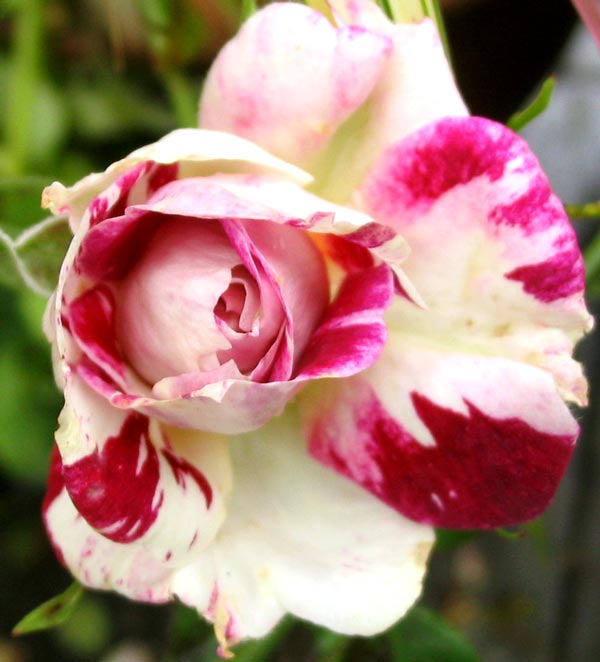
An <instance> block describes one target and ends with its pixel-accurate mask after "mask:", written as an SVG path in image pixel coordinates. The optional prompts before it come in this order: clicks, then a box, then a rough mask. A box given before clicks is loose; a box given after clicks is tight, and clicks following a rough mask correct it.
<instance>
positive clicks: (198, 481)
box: [55, 375, 228, 563]
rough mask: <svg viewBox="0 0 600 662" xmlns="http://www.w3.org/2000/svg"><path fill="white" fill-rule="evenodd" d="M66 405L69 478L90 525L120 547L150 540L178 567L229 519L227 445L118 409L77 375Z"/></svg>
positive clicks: (65, 469)
mask: <svg viewBox="0 0 600 662" xmlns="http://www.w3.org/2000/svg"><path fill="white" fill-rule="evenodd" d="M65 400H66V403H67V404H66V405H65V408H64V409H63V412H62V414H61V420H60V428H59V430H58V432H57V433H56V441H57V445H58V448H59V450H60V454H61V457H62V464H63V466H62V474H63V478H64V483H65V487H66V489H67V490H68V492H69V496H70V499H71V500H72V501H73V504H74V505H75V507H76V508H77V510H78V512H79V513H80V514H81V515H83V517H84V518H85V520H86V521H87V522H88V524H89V525H90V526H91V527H93V528H94V529H95V530H96V531H98V532H99V533H100V534H102V535H103V536H104V537H106V538H108V539H110V540H112V541H114V542H116V543H122V544H130V543H134V542H143V545H144V547H145V549H146V550H147V551H148V552H149V553H150V554H151V555H152V556H153V557H154V558H155V559H157V560H159V561H160V560H162V559H164V558H166V557H168V558H167V559H166V560H170V559H173V563H175V562H181V561H182V559H183V560H185V559H188V558H189V557H190V555H193V554H195V553H197V551H198V550H200V549H202V548H203V547H204V546H206V544H208V543H209V542H210V541H211V540H212V538H213V537H214V535H215V533H216V531H217V530H218V528H219V527H220V525H221V523H222V522H223V519H224V517H225V511H224V494H225V493H226V491H227V489H228V464H227V460H226V455H225V453H226V447H225V446H224V445H223V442H219V440H218V439H215V438H214V437H211V436H210V435H208V436H207V435H202V434H201V433H196V437H194V440H193V443H189V440H188V441H187V442H186V443H180V441H179V439H180V437H181V436H182V435H189V434H192V433H189V432H187V433H185V432H182V431H178V430H171V429H167V428H164V427H162V428H161V427H160V426H159V425H158V423H156V421H150V420H149V419H147V418H146V417H145V416H143V415H141V414H139V413H137V412H128V411H121V410H119V409H116V408H114V407H111V406H110V405H109V404H108V403H107V402H106V401H105V400H103V399H102V398H100V397H98V396H97V395H96V394H95V393H93V391H91V390H90V389H89V388H88V387H87V386H86V385H85V384H84V383H83V382H81V380H80V379H79V378H78V377H76V376H75V375H72V376H71V378H70V379H69V380H67V383H66V386H65ZM180 518H182V519H181V520H180ZM57 535H58V532H55V537H56V536H57ZM59 546H60V545H59Z"/></svg>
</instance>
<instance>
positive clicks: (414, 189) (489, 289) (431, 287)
mask: <svg viewBox="0 0 600 662" xmlns="http://www.w3.org/2000/svg"><path fill="white" fill-rule="evenodd" d="M356 201H357V204H358V205H359V206H360V207H361V208H363V209H364V210H366V211H368V212H369V213H370V214H372V215H373V216H374V217H375V218H377V219H378V220H380V221H382V222H385V223H388V224H389V225H390V226H392V227H393V228H395V229H396V230H398V231H399V232H402V234H403V236H405V237H406V238H407V240H408V242H409V244H410V246H411V249H412V253H411V255H410V257H409V258H408V260H407V261H406V262H405V263H404V264H403V268H404V270H405V271H406V273H407V275H408V277H409V278H410V279H411V280H412V281H413V282H414V283H415V284H416V285H417V287H418V288H419V293H420V294H421V296H422V297H423V299H424V300H425V303H426V305H427V307H428V309H429V310H428V312H427V313H425V312H424V311H419V310H417V309H416V308H414V307H409V306H407V305H403V304H402V302H399V304H398V306H397V307H396V308H395V311H394V314H393V315H392V316H391V317H390V320H389V321H390V324H391V326H392V327H393V328H395V329H397V330H398V331H400V330H402V332H404V333H407V334H411V335H414V336H420V337H422V338H427V339H428V342H431V343H433V344H436V345H437V346H440V345H441V346H445V347H448V348H449V349H452V348H453V347H454V348H461V349H466V350H467V351H476V352H482V353H485V354H496V355H503V356H508V357H512V358H515V359H517V360H520V361H525V362H527V363H531V364H533V365H538V366H541V367H543V368H545V369H547V370H549V371H550V372H552V373H553V374H554V376H555V378H556V380H557V383H558V384H559V387H560V388H561V391H562V393H563V395H564V396H565V397H567V398H569V399H573V400H575V401H577V402H580V403H581V402H584V401H585V390H586V388H585V380H584V379H583V377H582V376H581V372H580V369H579V368H578V366H577V364H575V363H574V362H573V361H572V359H571V353H572V349H573V342H574V341H575V340H577V339H578V338H579V337H580V336H581V335H582V333H583V332H584V331H585V330H587V329H589V326H590V323H591V318H590V316H589V315H588V314H587V311H586V309H585V304H584V301H583V287H584V273H583V261H582V258H581V253H580V251H579V248H578V246H577V239H576V237H575V233H574V231H573V229H572V227H571V225H570V223H569V220H568V218H567V216H566V215H565V213H564V210H563V209H562V206H561V205H560V202H559V201H558V199H557V198H556V196H554V194H553V193H552V191H551V189H550V186H549V184H548V181H547V179H546V177H545V176H544V174H543V172H542V171H541V169H540V166H539V164H538V162H537V160H536V159H535V157H534V156H533V154H532V153H531V152H530V151H529V149H528V147H527V145H526V143H525V142H524V141H523V140H521V139H520V138H519V137H518V136H516V135H515V134H514V133H512V132H511V131H510V130H508V129H506V128H505V127H503V126H501V125H499V124H496V123H494V122H491V121H489V120H485V119H481V118H464V119H448V120H441V121H439V122H437V123H434V124H431V125H429V126H427V127H425V128H424V129H422V130H420V131H418V132H416V133H414V134H413V135H411V136H409V137H408V138H406V139H405V140H404V141H401V142H400V143H398V144H396V145H394V146H393V147H391V148H390V149H389V150H388V151H387V152H386V153H385V154H384V155H383V157H382V158H381V160H380V161H379V163H378V164H377V166H376V167H375V168H374V170H373V172H372V173H371V174H370V176H369V178H368V179H367V181H366V183H365V185H364V186H363V188H362V189H361V190H360V192H359V193H358V195H357V198H356Z"/></svg>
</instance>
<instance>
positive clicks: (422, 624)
mask: <svg viewBox="0 0 600 662" xmlns="http://www.w3.org/2000/svg"><path fill="white" fill-rule="evenodd" d="M386 638H387V640H388V643H389V647H390V655H389V658H387V659H389V660H390V662H448V661H449V660H452V662H478V661H479V660H480V657H479V654H478V653H477V651H476V650H475V649H474V648H473V646H472V645H471V644H470V643H469V642H468V641H467V639H466V638H465V637H464V636H463V635H462V634H461V633H460V632H458V631H457V630H455V629H454V628H452V627H451V626H450V625H449V624H448V623H447V622H446V621H445V620H444V619H443V618H442V617H441V616H440V615H438V614H436V613H435V612H433V611H431V610H430V609H427V608H426V607H422V606H417V607H413V608H412V609H411V610H410V611H409V612H408V614H407V615H406V616H405V617H404V618H403V619H402V620H401V621H400V622H399V623H398V625H396V626H395V627H393V628H392V629H391V630H390V631H389V632H388V633H387V635H386Z"/></svg>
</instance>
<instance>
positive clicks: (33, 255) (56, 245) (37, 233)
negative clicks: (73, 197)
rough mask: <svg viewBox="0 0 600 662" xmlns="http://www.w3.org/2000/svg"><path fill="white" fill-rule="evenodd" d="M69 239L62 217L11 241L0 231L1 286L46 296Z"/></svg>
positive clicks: (39, 224)
mask: <svg viewBox="0 0 600 662" xmlns="http://www.w3.org/2000/svg"><path fill="white" fill-rule="evenodd" d="M72 237H73V236H72V234H71V231H70V229H69V224H68V222H67V219H66V218H64V217H61V216H50V217H49V218H46V219H44V220H43V221H40V222H39V223H37V224H36V225H33V226H32V227H30V228H27V229H26V230H25V231H23V232H22V233H21V234H20V235H19V236H18V237H17V238H16V239H14V240H13V239H12V238H11V237H9V235H8V234H6V233H5V232H4V231H2V230H1V229H0V282H1V283H2V284H4V285H8V286H10V287H16V286H18V285H20V284H25V285H26V286H27V287H29V288H30V289H31V290H32V291H33V292H35V293H36V294H40V295H42V296H49V295H50V294H51V293H52V290H53V289H54V288H55V286H56V282H57V280H58V272H59V270H60V265H61V264H62V261H63V258H64V256H65V253H66V251H67V248H68V246H69V243H70V241H71V239H72Z"/></svg>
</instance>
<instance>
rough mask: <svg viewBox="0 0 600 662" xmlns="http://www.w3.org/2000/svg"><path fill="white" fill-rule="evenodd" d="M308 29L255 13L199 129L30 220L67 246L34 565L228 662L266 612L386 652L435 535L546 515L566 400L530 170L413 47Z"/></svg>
mask: <svg viewBox="0 0 600 662" xmlns="http://www.w3.org/2000/svg"><path fill="white" fill-rule="evenodd" d="M330 6H331V7H332V11H331V13H330V15H329V16H328V17H325V16H323V15H321V14H320V13H318V12H316V11H314V10H312V9H309V8H307V7H305V6H301V5H297V4H287V3H285V4H274V5H271V6H269V7H267V8H266V9H264V10H262V11H260V12H258V13H257V14H255V15H254V16H253V17H252V18H251V19H250V20H249V21H248V22H247V23H246V24H245V25H244V26H243V28H242V29H241V31H240V33H239V35H238V36H237V37H235V38H234V39H233V40H232V41H231V42H230V43H229V44H228V45H227V46H226V47H225V48H224V49H223V51H222V53H221V54H220V55H219V57H218V58H217V60H216V62H215V64H214V66H213V68H212V70H211V72H210V73H209V76H208V78H207V81H206V85H205V89H204V93H203V98H202V101H201V108H200V125H201V127H202V129H200V130H193V129H187V130H181V131H176V132H174V133H172V134H170V135H168V136H166V137H165V138H163V139H162V140H160V141H158V142H157V143H155V144H154V145H150V146H148V147H144V148H142V149H140V150H138V151H136V152H134V153H133V154H131V155H130V156H129V157H127V158H125V159H124V160H122V161H119V162H118V163H116V164H114V165H112V166H111V167H109V168H108V169H107V170H106V171H105V172H104V173H102V174H99V175H90V176H89V177H87V178H85V179H84V180H82V181H81V182H79V183H78V184H76V185H75V186H74V187H72V188H70V189H65V188H64V187H63V186H61V185H60V184H53V185H52V186H50V187H49V188H48V189H47V190H46V192H45V203H46V205H47V206H50V207H51V208H52V209H53V211H54V212H55V213H59V214H66V215H68V217H69V221H70V223H71V227H72V229H73V233H74V238H73V242H72V244H71V246H70V248H69V250H68V253H67V255H66V258H65V261H64V264H63V267H62V270H61V273H60V278H59V283H58V286H57V289H56V292H55V295H54V297H53V298H52V300H51V301H50V304H49V306H48V312H47V316H46V332H47V335H48V337H49V338H50V340H51V342H52V346H53V351H54V363H55V368H56V374H57V380H58V382H59V384H60V385H61V387H62V388H63V390H64V393H65V407H64V410H63V412H62V414H61V417H60V427H59V430H58V432H57V434H56V442H57V443H56V450H55V453H54V455H53V463H52V468H51V473H50V484H49V490H48V494H47V497H46V500H45V503H44V517H45V522H46V525H47V529H48V531H49V535H50V537H51V540H52V542H53V544H54V546H55V549H56V551H57V553H58V555H59V557H60V558H61V559H62V560H63V562H64V563H65V565H66V566H67V567H68V568H69V569H70V570H71V571H72V572H73V574H74V575H75V576H76V577H77V578H78V579H79V580H80V581H81V582H82V583H84V584H85V585H87V586H90V587H95V588H103V589H112V590H115V591H118V592H120V593H122V594H124V595H126V596H129V597H131V598H133V599H136V600H143V601H148V602H165V601H168V600H171V599H173V598H174V597H177V598H179V599H180V600H182V601H183V602H185V603H186V604H188V605H191V606H193V607H194V608H196V609H197V610H198V611H199V612H200V613H201V614H203V615H204V616H205V617H206V618H208V619H209V620H211V621H212V622H214V624H215V630H216V633H217V636H218V638H219V639H220V641H221V643H222V644H223V646H224V648H223V652H225V651H226V649H227V645H228V644H231V643H235V642H237V641H239V640H241V639H244V638H249V637H259V636H262V635H264V634H265V633H267V632H268V631H269V630H270V629H271V628H272V627H273V626H274V625H275V624H276V623H277V621H278V620H279V619H280V618H281V616H282V615H283V614H285V613H286V612H290V613H293V614H295V615H297V616H300V617H302V618H306V619H308V620H311V621H313V622H316V623H319V624H321V625H325V626H327V627H330V628H332V629H333V630H336V631H338V632H342V633H348V634H373V633H376V632H379V631H381V630H383V629H384V628H386V627H388V626H389V625H391V624H392V623H393V622H394V621H395V620H397V619H398V618H399V617H400V616H402V615H403V614H404V613H405V612H406V610H407V609H408V608H409V607H410V605H411V604H412V603H413V602H414V600H415V599H416V597H417V596H418V594H419V592H420V588H421V582H422V578H423V574H424V571H425V564H426V559H427V554H428V551H429V549H430V547H431V544H432V541H433V529H432V527H433V526H441V527H448V528H467V529H470V528H492V527H497V526H506V525H511V524H515V523H518V522H522V521H525V520H527V519H531V518H533V517H536V516H537V515H538V514H539V513H541V512H542V511H543V509H544V508H545V507H546V506H547V504H548V502H549V501H550V499H551V498H552V495H553V494H554V491H555V489H556V486H557V485H558V482H559V481H560V478H561V476H562V474H563V472H564V470H565V467H566V465H567V462H568V460H569V457H570V455H571V452H572V449H573V444H574V441H575V439H576V436H577V433H578V426H577V424H576V422H575V420H574V418H573V417H572V415H571V413H570V412H569V409H568V408H567V406H566V404H565V400H567V401H574V402H577V403H583V402H584V400H585V388H586V387H585V380H584V378H583V376H582V374H581V369H580V367H579V366H578V364H577V363H575V362H574V361H573V359H572V358H571V354H572V349H573V345H574V342H575V341H576V340H577V339H578V338H579V337H580V336H581V335H582V333H583V332H584V331H585V330H586V329H587V328H589V325H590V318H589V315H588V314H587V311H586V310H585V305H584V302H583V283H584V279H583V266H582V260H581V255H580V252H579V249H578V247H577V243H576V239H575V235H574V232H573V230H572V228H571V226H570V224H569V221H568V219H567V217H566V215H565V213H564V210H563V209H562V206H561V205H560V202H559V201H558V199H557V198H556V197H555V195H554V194H553V193H552V191H551V189H550V187H549V184H548V181H547V179H546V177H545V176H544V174H543V172H542V171H541V169H540V166H539V164H538V162H537V161H536V159H535V157H534V156H533V155H532V154H531V152H530V150H529V149H528V147H527V145H526V144H525V143H524V141H523V140H521V139H520V138H519V137H518V136H516V135H515V134H514V133H512V132H511V131H509V130H508V129H506V128H505V127H503V126H501V125H499V124H497V123H494V122H491V121H489V120H485V119H482V118H473V117H469V116H468V113H467V111H466V109H465V107H464V104H463V103H462V100H461V98H460V95H459V94H458V92H457V90H456V88H455V86H454V82H453V80H452V76H451V74H450V71H449V68H448V65H447V62H446V60H445V58H444V55H443V50H442V48H441V44H440V42H439V38H438V36H437V33H436V31H435V29H434V27H433V25H432V24H431V23H430V22H428V21H424V22H423V23H421V24H418V25H401V26H398V25H393V24H392V23H390V22H389V21H387V19H386V18H385V17H384V16H383V15H382V14H381V12H380V11H379V10H378V9H377V8H376V6H375V5H374V4H372V3H370V2H367V1H366V0H353V1H352V2H350V1H345V0H336V1H334V2H331V3H330ZM265 150H266V151H265ZM301 168H302V169H301ZM307 173H308V174H307Z"/></svg>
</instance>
